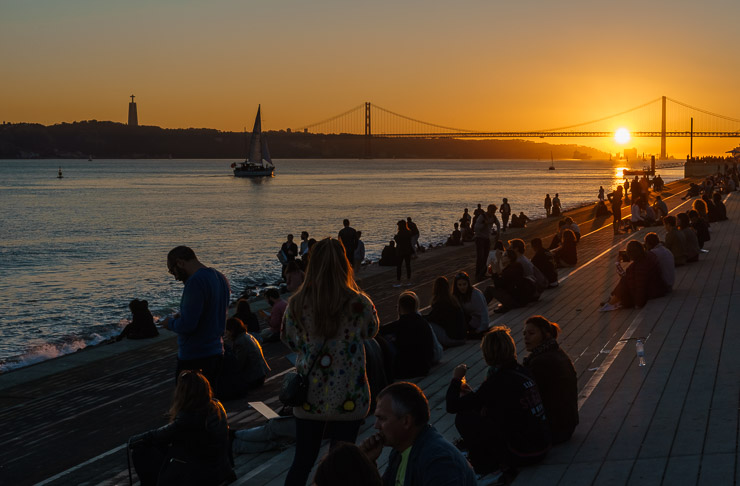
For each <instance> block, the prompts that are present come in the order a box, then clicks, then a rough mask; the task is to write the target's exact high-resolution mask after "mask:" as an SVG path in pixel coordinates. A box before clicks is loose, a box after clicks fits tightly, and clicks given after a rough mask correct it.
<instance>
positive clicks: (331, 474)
mask: <svg viewBox="0 0 740 486" xmlns="http://www.w3.org/2000/svg"><path fill="white" fill-rule="evenodd" d="M313 482H314V484H316V486H345V485H348V484H351V485H353V486H382V484H383V481H382V480H381V479H380V474H379V473H378V468H377V467H375V465H374V464H373V463H372V462H370V459H369V458H368V457H367V455H365V453H364V452H362V451H361V450H360V448H359V447H357V446H356V445H355V444H350V443H348V442H342V443H340V444H338V445H337V446H336V447H334V448H333V449H331V450H329V452H328V453H327V454H326V455H325V456H324V458H323V459H321V462H319V465H318V466H317V467H316V475H315V476H314V478H313Z"/></svg>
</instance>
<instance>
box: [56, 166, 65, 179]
mask: <svg viewBox="0 0 740 486" xmlns="http://www.w3.org/2000/svg"><path fill="white" fill-rule="evenodd" d="M63 178H64V176H63V175H62V168H61V167H59V173H58V174H57V179H63Z"/></svg>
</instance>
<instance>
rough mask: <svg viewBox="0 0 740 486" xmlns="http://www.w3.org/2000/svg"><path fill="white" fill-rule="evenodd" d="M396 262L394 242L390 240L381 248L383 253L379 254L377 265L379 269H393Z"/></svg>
mask: <svg viewBox="0 0 740 486" xmlns="http://www.w3.org/2000/svg"><path fill="white" fill-rule="evenodd" d="M397 261H398V256H397V255H396V242H395V241H393V240H391V241H390V242H389V243H388V244H387V245H386V246H385V247H383V252H382V253H381V254H380V261H379V262H378V265H380V266H381V267H395V266H396V262H397Z"/></svg>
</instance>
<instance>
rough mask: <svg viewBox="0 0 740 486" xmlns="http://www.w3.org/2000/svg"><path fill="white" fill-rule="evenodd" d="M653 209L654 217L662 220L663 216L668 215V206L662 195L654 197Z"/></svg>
mask: <svg viewBox="0 0 740 486" xmlns="http://www.w3.org/2000/svg"><path fill="white" fill-rule="evenodd" d="M653 211H654V212H655V217H656V218H657V219H659V220H662V219H663V217H664V216H668V206H667V205H666V203H665V201H663V197H661V196H656V197H655V202H654V203H653Z"/></svg>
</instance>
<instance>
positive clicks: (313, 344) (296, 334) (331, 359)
mask: <svg viewBox="0 0 740 486" xmlns="http://www.w3.org/2000/svg"><path fill="white" fill-rule="evenodd" d="M302 314H303V315H302V317H301V319H300V320H296V319H295V318H294V316H293V314H292V312H291V311H290V306H288V309H287V310H286V311H285V316H284V320H283V330H282V334H281V339H282V341H283V342H284V343H285V344H286V345H287V346H288V347H289V348H290V349H291V350H293V351H294V352H295V353H296V355H297V357H296V368H297V370H298V372H299V373H302V374H305V373H306V372H307V371H308V369H309V368H310V367H311V364H312V363H313V362H314V360H316V364H315V365H314V367H313V369H312V370H311V374H310V375H309V385H308V400H307V401H306V403H304V404H303V406H300V407H294V408H293V414H294V415H295V416H296V417H297V418H302V419H308V420H327V421H343V420H360V419H363V418H365V416H366V415H367V413H368V411H369V410H370V388H369V386H368V382H367V375H366V373H365V347H364V346H363V340H364V339H368V338H372V337H375V335H376V334H377V333H378V327H379V322H378V314H377V313H376V311H375V306H374V305H373V303H372V301H371V300H370V299H369V298H368V297H367V296H366V295H364V294H358V295H357V296H356V297H353V298H352V299H351V300H350V301H349V302H348V305H346V306H345V309H344V312H343V314H342V317H341V323H340V326H339V331H338V332H337V335H336V336H335V337H333V338H330V339H327V340H326V341H324V338H322V337H321V336H318V335H312V334H311V332H310V331H309V330H311V329H312V328H313V327H314V326H313V312H312V310H311V308H310V306H306V307H304V309H303V311H302ZM322 343H323V347H322Z"/></svg>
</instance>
